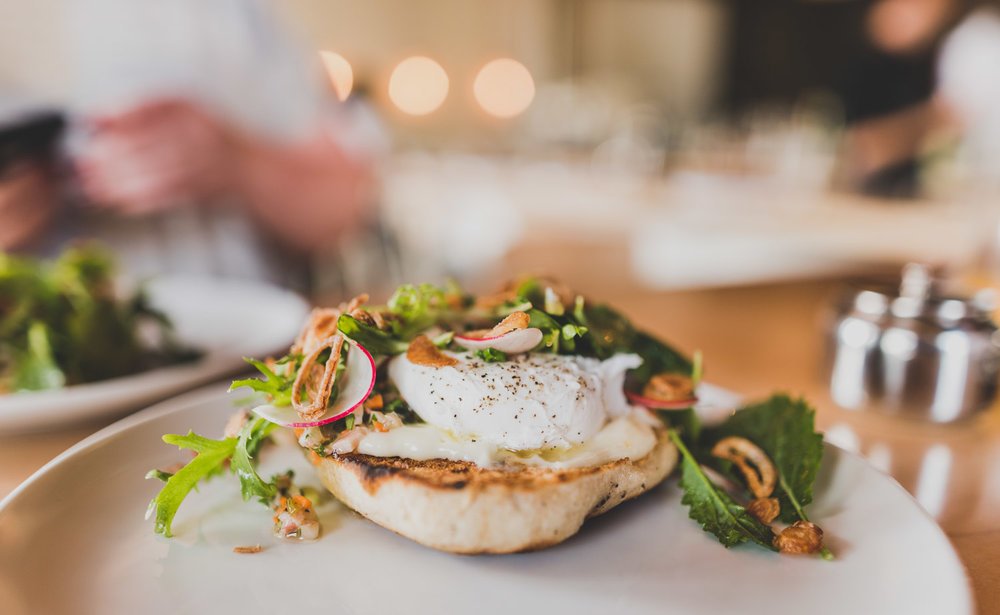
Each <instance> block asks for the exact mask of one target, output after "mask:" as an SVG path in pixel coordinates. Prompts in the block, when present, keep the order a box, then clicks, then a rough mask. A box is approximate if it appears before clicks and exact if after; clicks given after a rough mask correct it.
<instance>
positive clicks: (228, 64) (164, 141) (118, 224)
mask: <svg viewBox="0 0 1000 615" xmlns="http://www.w3.org/2000/svg"><path fill="white" fill-rule="evenodd" d="M66 18H67V21H66V27H67V33H68V34H69V35H70V38H71V41H72V47H73V49H74V54H73V56H74V58H75V59H76V60H77V63H78V66H77V67H76V75H77V77H78V80H79V85H78V86H77V88H76V89H77V92H78V96H77V98H76V99H75V100H73V101H72V112H73V113H72V116H71V135H70V140H69V148H68V149H69V156H70V158H71V159H72V161H73V166H74V168H75V169H76V171H77V174H78V178H79V189H80V197H81V198H77V199H71V200H70V202H69V203H68V204H67V203H64V204H61V205H60V204H57V205H54V206H53V207H55V208H56V209H57V211H54V212H52V213H50V217H51V218H53V219H54V222H53V223H52V224H49V225H48V227H47V228H46V229H45V235H44V236H43V237H42V238H41V240H40V243H41V244H42V245H43V246H45V247H44V248H42V249H43V250H44V249H46V248H47V249H49V250H54V249H56V246H59V245H61V244H63V243H64V242H65V241H66V240H68V239H71V238H74V237H78V236H94V237H97V238H99V239H103V240H105V241H107V242H108V243H110V244H111V245H112V247H113V248H115V249H116V250H117V251H118V252H119V253H120V254H121V258H120V260H121V261H122V263H123V265H124V266H125V269H126V270H127V273H129V274H130V276H131V277H143V276H145V275H149V274H152V273H158V272H162V271H185V272H188V271H197V272H199V273H206V272H209V273H219V274H226V275H240V276H251V277H261V278H265V279H269V280H271V281H274V282H278V283H282V284H285V285H288V286H292V287H298V288H300V289H305V288H306V287H308V286H309V283H310V277H311V274H310V271H309V263H310V261H311V259H312V257H313V256H314V255H315V254H317V253H321V252H324V251H328V250H330V249H331V246H334V245H335V244H336V242H337V241H338V240H340V239H342V238H343V237H344V236H345V235H348V234H350V233H354V232H358V231H359V230H360V229H362V228H364V227H366V226H367V225H368V224H369V223H370V221H371V218H372V216H371V212H370V211H369V209H370V205H371V196H372V174H371V169H372V159H373V156H374V154H375V150H374V149H373V148H372V147H369V145H370V143H368V142H366V136H365V135H363V134H360V133H359V131H358V130H356V127H355V125H354V124H353V123H352V122H351V118H350V113H351V110H350V108H349V107H346V106H342V105H338V104H337V103H336V102H335V100H334V99H333V95H332V94H333V92H332V87H331V86H330V84H329V81H328V80H327V79H326V77H325V75H324V74H323V72H322V71H321V69H320V67H319V63H318V60H317V58H316V57H315V54H314V53H313V52H311V51H309V50H307V49H306V48H304V47H301V46H300V45H299V44H298V42H297V40H296V39H295V38H294V37H292V36H290V35H289V34H288V33H287V32H285V31H284V30H283V29H282V28H281V27H280V25H279V24H278V22H277V21H276V18H275V16H274V15H272V14H271V12H270V11H268V10H267V8H266V7H265V6H264V5H263V4H262V3H261V2H260V1H259V0H213V2H202V1H200V0H171V1H170V2H160V1H156V0H74V2H73V3H72V4H71V7H70V10H69V12H68V13H67V15H66ZM0 216H4V217H7V214H5V213H4V212H3V211H2V210H0ZM6 223H7V220H6V219H4V218H0V227H2V226H4V225H5V224H6ZM38 243H39V242H36V245H37V244H38Z"/></svg>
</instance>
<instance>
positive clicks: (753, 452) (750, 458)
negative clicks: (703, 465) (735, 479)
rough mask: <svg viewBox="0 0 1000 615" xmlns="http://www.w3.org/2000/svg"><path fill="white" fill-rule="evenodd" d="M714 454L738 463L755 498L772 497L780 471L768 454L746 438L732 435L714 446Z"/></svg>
mask: <svg viewBox="0 0 1000 615" xmlns="http://www.w3.org/2000/svg"><path fill="white" fill-rule="evenodd" d="M712 455H714V456H716V457H720V458H722V459H728V460H729V461H732V462H733V463H734V464H736V467H737V468H739V470H740V472H741V473H742V474H743V477H744V478H745V479H746V481H747V486H749V487H750V493H752V494H753V495H754V497H755V498H766V497H770V495H771V493H772V492H773V491H774V485H775V483H777V481H778V472H777V470H775V468H774V464H773V463H771V460H770V459H768V458H767V454H766V453H764V451H762V450H760V448H758V446H757V445H756V444H754V443H753V442H751V441H750V440H747V439H746V438H738V437H736V436H730V437H728V438H723V439H721V440H719V441H718V442H716V443H715V446H713V447H712Z"/></svg>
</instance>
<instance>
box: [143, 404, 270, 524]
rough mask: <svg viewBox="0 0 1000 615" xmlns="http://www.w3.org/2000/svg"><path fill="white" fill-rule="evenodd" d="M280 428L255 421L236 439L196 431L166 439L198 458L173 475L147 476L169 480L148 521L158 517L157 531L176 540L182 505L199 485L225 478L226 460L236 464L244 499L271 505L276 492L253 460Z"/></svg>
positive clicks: (154, 473)
mask: <svg viewBox="0 0 1000 615" xmlns="http://www.w3.org/2000/svg"><path fill="white" fill-rule="evenodd" d="M276 427H277V425H275V424H274V423H271V422H269V421H268V420H266V419H262V418H251V419H250V420H249V421H247V423H246V424H245V425H244V426H243V428H242V429H241V430H240V433H239V435H238V436H237V437H235V438H223V439H221V440H212V439H211V438H206V437H204V436H199V435H198V434H196V433H194V432H193V431H189V432H188V433H187V435H180V434H167V435H165V436H163V441H164V442H166V443H167V444H173V445H175V446H177V447H178V448H181V449H187V450H191V451H194V452H195V453H196V456H195V457H194V459H192V460H191V461H189V462H188V463H187V465H185V466H184V467H183V468H181V469H180V470H178V471H177V472H175V473H173V474H170V473H168V472H163V471H161V470H151V471H150V472H149V473H148V474H146V478H158V479H160V480H166V484H164V485H163V488H162V489H161V490H160V492H159V493H158V494H156V497H154V498H153V500H152V501H151V502H150V503H149V508H148V509H147V511H146V518H147V519H148V518H149V517H150V516H151V515H153V514H154V513H155V515H156V517H155V522H154V527H153V530H154V531H155V532H156V533H157V534H163V535H164V536H167V537H170V536H173V534H172V533H171V529H170V528H171V524H172V523H173V520H174V516H175V515H176V514H177V509H178V508H180V505H181V502H183V501H184V498H186V497H187V495H188V494H189V493H190V492H191V490H192V489H195V488H196V487H197V485H198V483H199V482H201V481H202V480H206V479H208V478H211V477H212V476H215V475H216V474H221V473H222V471H223V470H224V469H225V467H226V466H225V464H226V460H229V459H231V460H232V461H231V463H230V469H231V470H232V471H233V472H234V473H235V474H236V475H237V476H238V477H239V479H240V490H241V492H242V494H243V499H244V500H249V499H250V498H251V497H253V496H257V497H259V498H260V499H261V501H262V502H264V503H267V502H268V500H269V499H270V498H271V497H272V496H273V495H274V493H275V489H276V488H275V486H274V484H273V483H266V482H264V481H263V480H262V479H261V478H260V476H259V475H258V474H257V471H256V470H255V469H254V467H253V458H254V457H255V456H256V454H257V452H258V451H259V450H260V446H261V444H262V443H263V442H264V439H265V438H267V437H268V436H269V435H270V434H271V432H272V431H274V429H275V428H276Z"/></svg>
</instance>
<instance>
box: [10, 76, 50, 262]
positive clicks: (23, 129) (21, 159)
mask: <svg viewBox="0 0 1000 615" xmlns="http://www.w3.org/2000/svg"><path fill="white" fill-rule="evenodd" d="M0 100H3V101H7V102H6V104H4V105H2V108H0V118H2V119H0V251H3V250H5V249H7V250H9V249H18V248H24V247H26V245H27V244H28V243H29V242H30V241H31V239H32V238H33V237H35V236H37V235H39V234H41V233H42V232H43V230H44V229H45V227H46V226H47V225H48V224H49V223H50V222H51V218H52V215H53V211H54V209H55V207H54V203H55V200H56V198H57V195H56V189H55V185H56V183H57V182H56V181H55V175H56V169H55V166H56V163H55V160H56V157H55V155H54V154H55V149H56V143H57V141H58V139H59V136H60V134H61V132H62V129H63V118H62V116H61V115H60V114H58V113H55V112H51V111H35V112H31V111H28V110H27V108H26V107H25V103H24V102H23V101H16V99H15V97H14V96H12V95H10V94H9V93H4V94H3V95H0Z"/></svg>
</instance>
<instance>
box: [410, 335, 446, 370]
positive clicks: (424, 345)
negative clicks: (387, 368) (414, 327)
mask: <svg viewBox="0 0 1000 615" xmlns="http://www.w3.org/2000/svg"><path fill="white" fill-rule="evenodd" d="M406 358H407V359H409V360H410V363H416V364H417V365H426V366H427V367H448V366H451V365H457V364H458V361H457V360H455V359H453V358H451V357H449V356H448V355H446V354H444V353H443V352H441V351H440V350H438V347H437V346H435V345H434V342H432V341H431V340H430V339H429V338H428V337H427V336H426V335H418V336H417V337H415V338H413V341H412V342H410V346H409V348H407V349H406Z"/></svg>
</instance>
